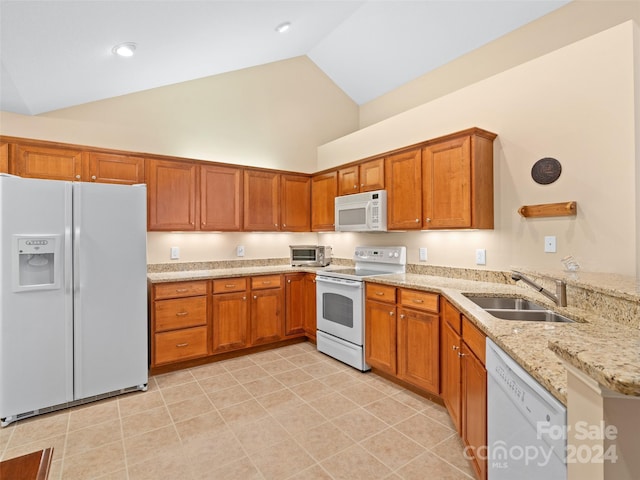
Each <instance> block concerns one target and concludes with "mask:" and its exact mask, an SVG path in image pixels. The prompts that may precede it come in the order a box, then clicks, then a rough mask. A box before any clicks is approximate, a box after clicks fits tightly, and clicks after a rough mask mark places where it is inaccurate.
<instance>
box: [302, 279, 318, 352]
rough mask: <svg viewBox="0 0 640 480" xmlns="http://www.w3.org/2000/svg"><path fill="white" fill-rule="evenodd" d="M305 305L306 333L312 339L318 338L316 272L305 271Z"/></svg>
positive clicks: (304, 322) (304, 321)
mask: <svg viewBox="0 0 640 480" xmlns="http://www.w3.org/2000/svg"><path fill="white" fill-rule="evenodd" d="M303 295H304V306H303V310H304V313H303V326H304V333H305V335H306V336H307V338H309V339H310V340H312V341H314V342H315V340H316V330H317V327H318V324H317V305H316V274H315V273H305V275H304V289H303Z"/></svg>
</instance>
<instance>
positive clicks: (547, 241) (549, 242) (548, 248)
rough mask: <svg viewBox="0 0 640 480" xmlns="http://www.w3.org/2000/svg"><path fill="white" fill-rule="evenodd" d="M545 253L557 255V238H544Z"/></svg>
mask: <svg viewBox="0 0 640 480" xmlns="http://www.w3.org/2000/svg"><path fill="white" fill-rule="evenodd" d="M544 251H545V252H546V253H556V237H554V236H549V237H544Z"/></svg>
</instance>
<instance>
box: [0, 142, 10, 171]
mask: <svg viewBox="0 0 640 480" xmlns="http://www.w3.org/2000/svg"><path fill="white" fill-rule="evenodd" d="M0 173H9V144H8V143H4V142H0Z"/></svg>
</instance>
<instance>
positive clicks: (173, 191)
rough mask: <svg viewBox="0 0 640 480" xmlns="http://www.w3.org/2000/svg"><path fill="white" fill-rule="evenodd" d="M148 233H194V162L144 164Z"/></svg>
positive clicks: (162, 161) (154, 162)
mask: <svg viewBox="0 0 640 480" xmlns="http://www.w3.org/2000/svg"><path fill="white" fill-rule="evenodd" d="M147 165H148V167H147V203H148V211H149V220H148V221H149V230H196V218H197V215H196V207H197V205H196V185H197V168H198V166H197V165H196V164H195V163H190V162H173V161H169V160H154V159H151V160H149V161H148V162H147Z"/></svg>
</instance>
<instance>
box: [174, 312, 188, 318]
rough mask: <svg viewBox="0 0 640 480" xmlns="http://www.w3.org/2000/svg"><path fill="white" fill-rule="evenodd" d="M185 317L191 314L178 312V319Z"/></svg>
mask: <svg viewBox="0 0 640 480" xmlns="http://www.w3.org/2000/svg"><path fill="white" fill-rule="evenodd" d="M185 315H189V312H177V313H176V317H184V316H185Z"/></svg>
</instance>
